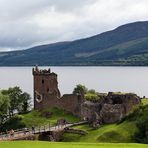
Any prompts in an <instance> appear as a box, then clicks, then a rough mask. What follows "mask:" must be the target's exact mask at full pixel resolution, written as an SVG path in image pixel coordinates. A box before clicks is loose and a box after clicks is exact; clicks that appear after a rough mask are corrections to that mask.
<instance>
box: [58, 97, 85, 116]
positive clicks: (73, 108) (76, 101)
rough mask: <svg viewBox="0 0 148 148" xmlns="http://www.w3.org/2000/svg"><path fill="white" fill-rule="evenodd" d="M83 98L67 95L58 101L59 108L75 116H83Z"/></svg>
mask: <svg viewBox="0 0 148 148" xmlns="http://www.w3.org/2000/svg"><path fill="white" fill-rule="evenodd" d="M82 102H83V98H82V96H80V95H76V94H65V95H63V96H62V98H61V99H60V100H59V101H58V106H59V108H61V109H64V110H66V111H67V112H71V113H72V114H73V115H77V116H81V104H82Z"/></svg>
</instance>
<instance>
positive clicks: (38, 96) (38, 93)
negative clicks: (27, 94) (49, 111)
mask: <svg viewBox="0 0 148 148" xmlns="http://www.w3.org/2000/svg"><path fill="white" fill-rule="evenodd" d="M32 73H33V76H34V109H38V110H40V109H46V108H50V107H54V106H55V107H57V103H58V100H59V99H60V91H59V89H58V81H57V75H56V74H55V73H53V72H50V69H48V70H39V69H38V67H37V66H36V67H35V68H33V69H32Z"/></svg>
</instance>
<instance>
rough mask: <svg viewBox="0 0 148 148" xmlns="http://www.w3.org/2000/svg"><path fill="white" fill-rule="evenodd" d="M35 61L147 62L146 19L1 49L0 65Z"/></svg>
mask: <svg viewBox="0 0 148 148" xmlns="http://www.w3.org/2000/svg"><path fill="white" fill-rule="evenodd" d="M36 64H37V65H58V66H62V65H67V66H68V65H77V66H80V65H82V66H91V65H104V66H106V65H110V66H111V65H116V66H147V65H148V21H146V22H135V23H130V24H126V25H123V26H120V27H118V28H116V29H114V30H112V31H108V32H104V33H102V34H99V35H96V36H93V37H89V38H85V39H80V40H75V41H69V42H60V43H54V44H49V45H41V46H37V47H33V48H30V49H27V50H21V51H11V52H1V53H0V66H29V65H36Z"/></svg>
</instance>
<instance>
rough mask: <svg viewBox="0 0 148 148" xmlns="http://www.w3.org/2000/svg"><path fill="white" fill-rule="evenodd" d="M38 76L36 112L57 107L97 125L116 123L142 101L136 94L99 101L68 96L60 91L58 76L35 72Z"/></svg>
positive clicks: (39, 71) (36, 68) (36, 82)
mask: <svg viewBox="0 0 148 148" xmlns="http://www.w3.org/2000/svg"><path fill="white" fill-rule="evenodd" d="M32 72H33V76H34V109H37V110H42V109H49V108H53V107H57V108H60V109H63V110H65V111H67V112H70V113H72V114H73V115H76V116H78V117H80V118H81V119H83V120H88V121H89V122H91V123H94V125H97V124H98V125H100V124H103V123H114V122H117V121H119V120H121V119H122V118H123V117H125V116H126V115H127V114H128V113H129V112H130V111H131V110H132V109H133V107H134V106H135V105H138V104H139V103H140V98H139V97H138V96H137V95H136V94H133V93H125V94H123V93H113V92H109V93H108V94H107V95H104V96H101V99H100V100H99V101H98V102H91V101H86V100H85V97H84V94H83V92H82V93H81V94H64V95H63V96H61V94H60V91H59V89H58V81H57V74H55V73H53V72H51V71H50V69H48V70H39V69H38V67H35V68H33V70H32Z"/></svg>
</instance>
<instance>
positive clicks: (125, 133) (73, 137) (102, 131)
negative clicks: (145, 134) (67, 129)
mask: <svg viewBox="0 0 148 148" xmlns="http://www.w3.org/2000/svg"><path fill="white" fill-rule="evenodd" d="M74 128H76V129H81V130H84V131H86V132H88V134H86V135H85V136H81V135H78V134H70V133H65V134H64V135H63V140H62V141H64V142H91V143H92V142H94V143H96V142H108V143H117V142H118V143H133V142H135V141H134V140H133V138H132V137H133V135H134V133H135V132H137V130H138V129H137V127H136V125H135V123H134V122H126V121H125V122H123V123H121V124H110V125H104V126H102V127H101V128H99V129H96V130H94V129H92V128H91V127H89V126H88V125H81V126H76V127H74Z"/></svg>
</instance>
